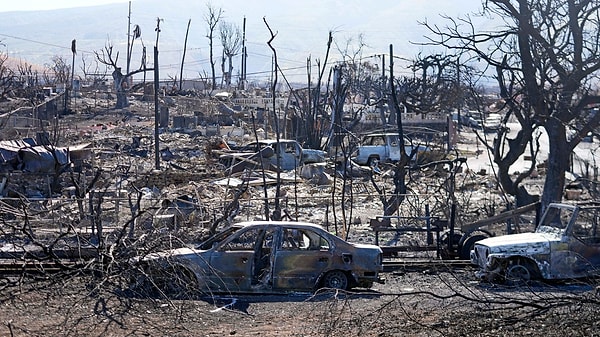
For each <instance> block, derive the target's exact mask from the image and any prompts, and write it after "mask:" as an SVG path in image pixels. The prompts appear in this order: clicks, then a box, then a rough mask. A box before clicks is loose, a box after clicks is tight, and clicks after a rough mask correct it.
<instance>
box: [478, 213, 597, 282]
mask: <svg viewBox="0 0 600 337" xmlns="http://www.w3.org/2000/svg"><path fill="white" fill-rule="evenodd" d="M599 213H600V205H591V204H589V205H583V204H581V205H571V204H562V203H553V204H550V205H549V206H548V208H547V209H546V211H545V212H544V215H543V216H542V218H541V220H540V222H539V224H538V225H537V227H536V230H535V232H534V233H521V234H511V235H504V236H499V237H492V238H487V239H483V240H481V241H478V242H476V243H475V246H474V249H473V250H472V251H471V262H472V263H473V264H476V265H478V266H479V268H480V270H479V271H478V273H477V274H478V275H479V276H480V277H481V278H485V279H487V280H489V281H496V280H505V281H508V282H512V281H528V280H532V279H545V280H552V279H571V278H581V277H589V276H595V275H597V274H598V272H599V271H600V269H599V267H600V228H598V215H599Z"/></svg>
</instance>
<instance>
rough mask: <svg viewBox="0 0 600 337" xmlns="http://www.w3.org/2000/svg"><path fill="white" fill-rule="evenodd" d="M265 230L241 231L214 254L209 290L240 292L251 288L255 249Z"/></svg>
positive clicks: (254, 228)
mask: <svg viewBox="0 0 600 337" xmlns="http://www.w3.org/2000/svg"><path fill="white" fill-rule="evenodd" d="M263 230H264V229H263V227H250V228H246V229H242V230H239V231H238V232H236V233H234V234H233V235H232V236H231V237H230V238H228V239H227V240H225V241H223V242H222V243H221V244H220V246H219V247H217V248H216V249H215V250H214V251H213V252H212V254H211V257H210V268H211V270H210V271H209V272H208V273H209V275H208V279H209V280H210V283H209V284H208V285H207V286H208V287H209V288H212V290H213V291H240V290H247V289H249V288H250V285H251V281H252V275H253V274H252V272H253V265H254V255H255V248H256V245H257V242H258V240H259V238H260V237H261V233H262V231H263ZM209 290H211V289H209Z"/></svg>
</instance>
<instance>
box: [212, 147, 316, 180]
mask: <svg viewBox="0 0 600 337" xmlns="http://www.w3.org/2000/svg"><path fill="white" fill-rule="evenodd" d="M278 157H279V158H278ZM324 161H325V151H321V150H313V149H304V148H302V146H301V145H300V144H299V143H298V142H297V141H295V140H289V139H280V140H279V141H277V140H275V139H265V140H259V141H257V142H251V143H249V144H246V145H244V146H243V147H241V148H240V149H237V150H232V151H227V152H223V153H221V154H220V156H219V162H220V163H221V164H223V165H224V166H225V167H227V170H228V171H230V173H236V172H241V171H243V170H244V169H247V168H252V169H260V168H261V167H262V168H264V169H265V170H272V171H278V170H281V171H289V170H293V169H295V168H296V167H298V166H300V165H304V164H309V163H318V162H324Z"/></svg>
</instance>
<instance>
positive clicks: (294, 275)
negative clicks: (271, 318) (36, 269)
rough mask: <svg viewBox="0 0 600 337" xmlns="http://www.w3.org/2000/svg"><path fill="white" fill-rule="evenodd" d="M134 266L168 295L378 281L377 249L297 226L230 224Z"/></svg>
mask: <svg viewBox="0 0 600 337" xmlns="http://www.w3.org/2000/svg"><path fill="white" fill-rule="evenodd" d="M140 262H141V263H142V264H143V266H144V267H143V269H144V273H145V274H146V275H147V277H148V279H149V280H151V282H152V284H153V285H154V287H155V288H157V289H160V290H161V291H164V292H166V293H170V294H179V293H181V292H182V291H194V292H197V293H202V292H205V293H206V292H210V293H215V292H217V293H219V292H227V293H229V292H250V293H252V292H256V293H270V292H288V291H313V290H315V289H317V288H320V287H328V288H337V289H349V288H352V287H366V288H368V287H371V286H372V285H373V282H383V281H382V280H381V279H380V277H379V273H380V272H381V271H382V252H381V249H380V248H379V247H378V246H375V245H368V244H355V243H349V242H346V241H344V240H342V239H341V238H339V237H337V236H335V235H333V234H331V233H329V232H327V231H326V230H325V229H324V228H323V227H321V226H319V225H314V224H309V223H299V222H285V221H284V222H275V221H255V222H243V223H239V224H235V225H232V226H230V227H228V228H226V229H224V230H223V231H221V232H220V233H218V234H216V235H214V236H212V237H211V238H210V239H208V240H207V241H205V242H203V243H201V244H200V245H199V246H198V247H196V248H194V249H192V248H180V249H175V250H172V251H168V252H160V253H153V254H150V255H148V256H147V257H144V258H143V259H141V260H140Z"/></svg>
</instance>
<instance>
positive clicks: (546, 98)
mask: <svg viewBox="0 0 600 337" xmlns="http://www.w3.org/2000/svg"><path fill="white" fill-rule="evenodd" d="M599 8H600V3H598V1H593V0H586V1H578V0H565V1H558V0H546V1H541V2H539V1H530V0H517V1H507V0H491V1H486V2H485V3H484V6H483V13H484V15H490V16H496V17H499V18H500V19H501V20H500V21H502V22H503V23H504V25H503V26H501V27H497V29H495V31H494V32H488V31H484V32H478V31H477V30H475V29H474V24H473V22H472V21H471V20H470V19H469V18H466V19H464V18H461V19H452V18H449V21H450V23H451V24H450V25H448V26H446V28H445V29H441V28H439V27H437V26H431V25H428V24H427V23H425V26H427V27H428V28H429V29H430V31H431V32H432V34H433V37H432V38H431V40H430V42H431V43H432V44H437V45H442V46H445V47H447V48H450V49H454V50H459V51H461V52H462V53H470V54H472V55H475V56H477V57H478V58H479V59H480V60H482V61H484V62H486V63H487V64H488V66H490V67H494V68H496V69H497V73H498V74H500V75H499V76H497V81H498V84H499V86H500V88H501V89H502V100H503V101H504V102H506V104H507V110H506V111H507V113H506V116H505V120H507V119H508V118H509V117H514V119H515V120H517V121H518V122H519V124H520V125H521V129H522V132H521V133H520V134H519V135H518V137H517V138H515V139H508V138H507V137H504V135H503V134H500V135H499V136H498V138H497V142H504V144H505V146H507V147H508V148H509V150H508V151H507V152H500V151H497V153H498V155H497V157H496V158H495V159H494V160H495V162H496V163H501V164H502V166H501V167H499V169H501V170H503V172H499V175H500V176H501V178H500V183H501V184H502V186H503V188H504V189H505V190H506V191H510V192H513V193H515V192H517V191H519V193H523V191H522V190H523V189H522V188H521V187H516V188H515V185H516V184H517V185H518V182H519V179H520V178H517V179H511V178H509V177H508V168H509V167H510V166H511V165H512V163H511V160H512V159H511V158H514V157H515V156H516V154H522V153H524V151H526V150H528V149H530V147H529V146H528V145H524V143H525V142H531V141H532V140H533V139H534V138H533V130H535V129H537V128H544V130H545V131H546V132H547V134H548V139H549V149H548V150H549V153H548V162H547V167H546V179H545V182H544V189H543V194H542V198H541V201H542V207H543V208H545V206H546V205H548V204H549V203H550V202H554V201H560V200H561V199H562V194H563V189H564V186H565V172H566V171H567V170H568V169H569V156H570V154H571V153H572V151H573V149H574V147H575V146H576V145H577V144H578V143H579V142H580V141H581V140H582V139H583V137H584V136H586V135H587V133H588V132H590V131H592V130H593V129H594V128H596V127H597V126H598V125H600V114H591V113H589V112H588V111H589V110H588V109H589V107H590V105H594V104H598V103H600V95H598V91H597V90H596V88H597V83H596V81H595V80H594V79H595V78H597V76H598V71H599V70H600V50H598V48H597V46H598V38H597V36H598V31H599V30H600V19H599V18H598V15H597V14H598V10H599ZM490 44H491V45H494V46H495V48H493V49H490V48H488V47H489V45H490ZM571 130H572V131H573V135H572V136H570V137H567V132H569V131H571Z"/></svg>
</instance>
